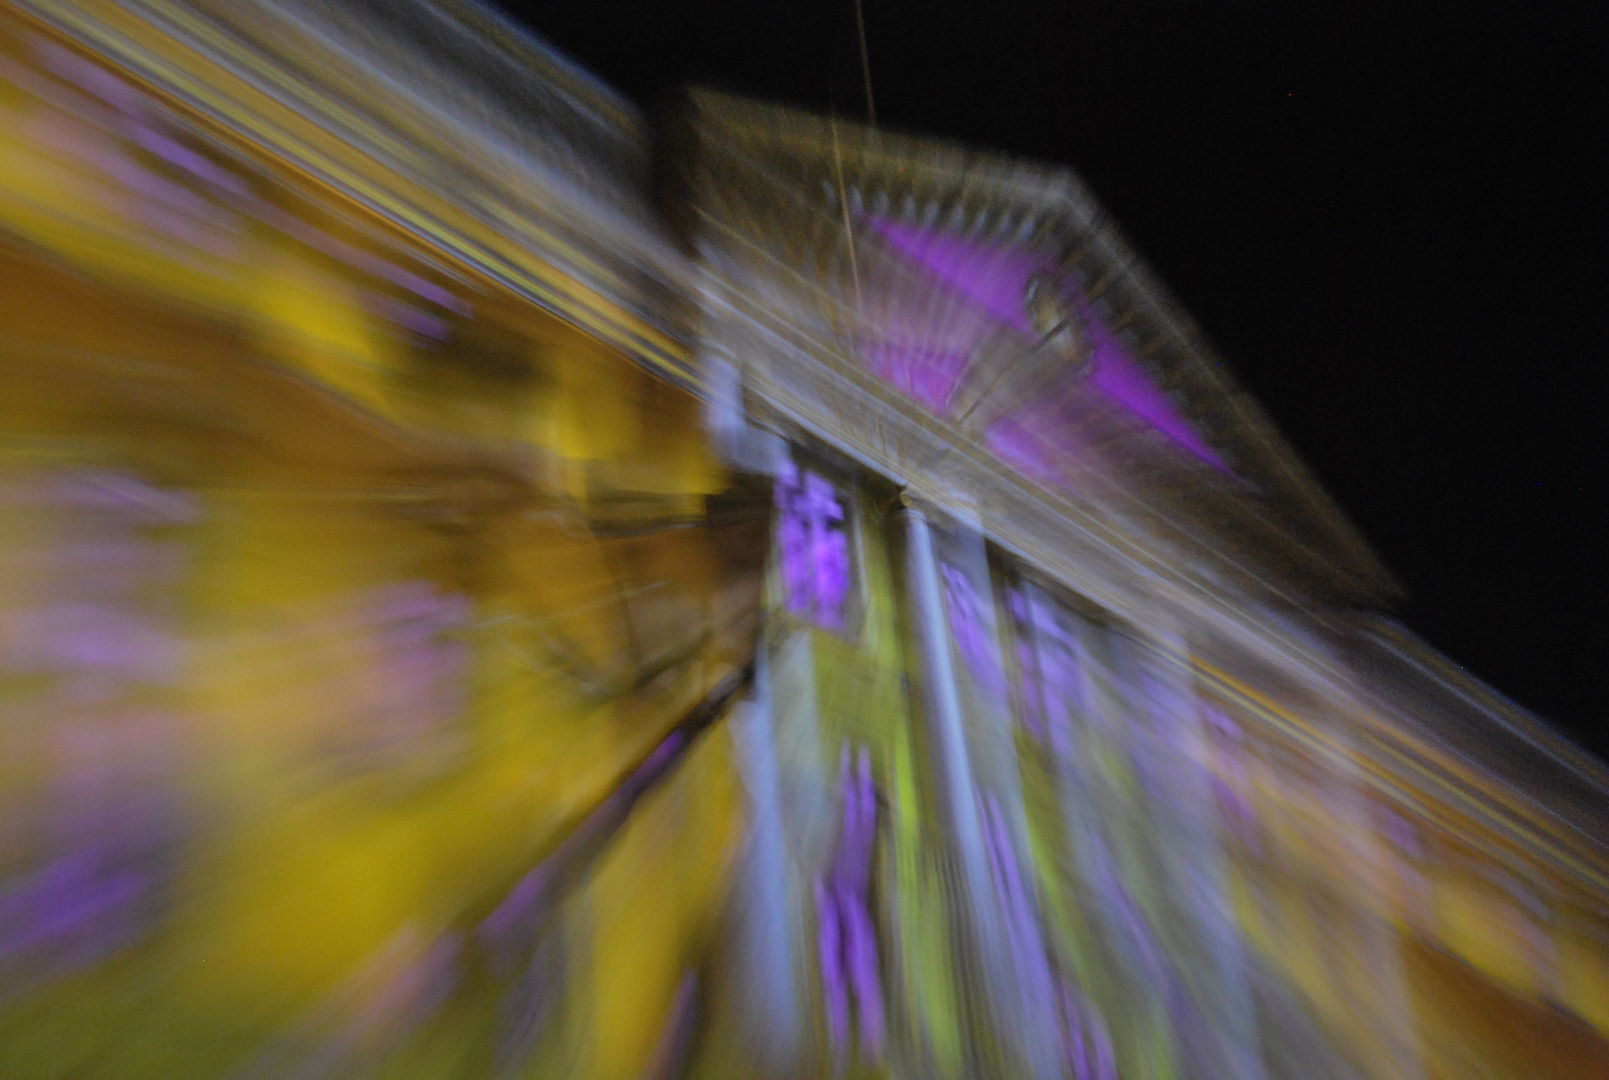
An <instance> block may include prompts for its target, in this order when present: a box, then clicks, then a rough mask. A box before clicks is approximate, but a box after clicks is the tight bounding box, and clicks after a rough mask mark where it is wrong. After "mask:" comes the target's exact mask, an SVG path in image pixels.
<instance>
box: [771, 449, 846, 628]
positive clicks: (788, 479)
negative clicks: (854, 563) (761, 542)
mask: <svg viewBox="0 0 1609 1080" xmlns="http://www.w3.org/2000/svg"><path fill="white" fill-rule="evenodd" d="M776 504H777V509H778V510H779V511H780V514H779V515H778V521H777V546H778V548H779V549H780V554H781V563H782V585H783V594H784V602H785V603H786V605H787V608H788V610H789V611H792V612H795V613H797V614H800V615H804V616H806V617H809V618H813V619H815V620H816V621H817V622H819V623H820V624H821V625H822V626H825V627H828V628H829V629H833V630H841V629H843V626H844V604H845V601H846V600H847V599H848V597H849V538H848V536H846V535H845V533H844V524H845V514H844V507H843V503H842V501H840V499H839V498H838V493H837V492H836V491H835V490H834V489H833V486H832V484H830V483H829V482H828V481H826V480H825V479H823V478H822V477H820V476H818V475H816V474H815V473H813V472H806V473H804V474H803V475H802V476H801V475H800V474H799V472H798V471H797V470H796V469H795V468H794V467H793V465H792V464H791V463H790V464H789V465H788V466H787V467H786V468H785V469H784V470H783V471H782V473H781V474H780V475H779V476H778V477H777V488H776Z"/></svg>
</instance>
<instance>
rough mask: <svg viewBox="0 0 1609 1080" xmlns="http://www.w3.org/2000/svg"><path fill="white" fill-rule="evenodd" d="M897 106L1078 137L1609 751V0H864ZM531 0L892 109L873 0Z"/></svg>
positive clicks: (1284, 404)
mask: <svg viewBox="0 0 1609 1080" xmlns="http://www.w3.org/2000/svg"><path fill="white" fill-rule="evenodd" d="M862 3H863V8H864V12H865V26H866V35H867V40H868V47H869V54H870V59H871V73H872V83H873V90H874V94H875V98H876V106H877V113H878V120H879V122H880V123H882V124H884V125H886V126H889V127H897V128H902V129H908V130H914V131H919V132H926V133H931V134H935V135H940V136H945V137H950V138H955V139H960V140H964V141H967V142H970V143H975V144H978V145H980V146H984V147H988V148H992V149H997V150H1001V151H1005V152H1008V153H1013V154H1018V155H1023V156H1027V157H1032V158H1037V159H1040V160H1044V161H1051V162H1060V163H1064V164H1067V165H1071V166H1072V167H1073V168H1075V169H1076V170H1077V171H1078V172H1079V173H1080V174H1081V175H1082V176H1083V177H1084V179H1085V180H1086V181H1088V182H1089V184H1090V186H1091V187H1092V188H1093V189H1094V190H1095V193H1096V195H1097V196H1098V197H1099V198H1100V199H1101V201H1102V202H1104V203H1105V204H1106V206H1107V207H1108V209H1109V210H1110V211H1111V212H1112V213H1113V215H1114V216H1115V217H1116V218H1117V220H1118V222H1119V223H1120V225H1121V226H1122V227H1123V228H1124V230H1125V231H1126V232H1127V233H1128V235H1129V237H1130V238H1131V239H1132V240H1133V242H1134V243H1135V245H1136V246H1137V247H1138V248H1139V250H1140V251H1141V252H1142V253H1144V255H1145V256H1146V258H1147V259H1148V261H1149V262H1150V263H1151V265H1152V267H1153V268H1154V269H1155V270H1156V271H1157V273H1158V274H1159V275H1160V276H1161V278H1162V279H1163V280H1164V281H1165V282H1167V283H1168V285H1169V286H1170V287H1171V288H1172V290H1173V291H1174V293H1175V294H1176V295H1177V296H1178V297H1179V299H1180V300H1181V301H1182V302H1183V304H1184V306H1185V307H1186V308H1187V309H1188V310H1190V311H1191V313H1192V314H1193V315H1194V316H1195V317H1196V319H1197V320H1198V321H1199V322H1200V323H1201V325H1202V326H1203V327H1204V329H1205V331H1206V333H1207V336H1208V337H1209V338H1210V339H1211V340H1212V341H1213V342H1214V343H1215V344H1216V345H1217V347H1218V348H1219V350H1220V351H1221V352H1222V353H1223V354H1224V355H1225V357H1226V359H1227V360H1228V362H1229V363H1230V365H1231V366H1232V367H1233V368H1234V370H1235V372H1236V374H1237V376H1238V377H1239V379H1240V381H1241V382H1242V383H1243V384H1244V386H1245V387H1246V389H1247V390H1249V391H1250V392H1251V393H1252V394H1253V396H1255V397H1256V398H1258V399H1259V400H1260V401H1261V402H1262V404H1263V405H1264V407H1265V408H1266V409H1267V410H1268V412H1269V413H1270V414H1271V415H1272V416H1273V418H1274V420H1275V422H1276V423H1277V424H1278V425H1279V427H1280V428H1281V430H1282V431H1283V432H1284V433H1285V435H1286V436H1287V437H1288V438H1289V439H1290V441H1291V442H1292V443H1293V444H1294V445H1295V446H1296V448H1297V450H1298V452H1299V453H1300V454H1301V455H1302V456H1303V458H1304V459H1305V460H1306V461H1307V463H1308V464H1309V465H1310V466H1311V467H1312V468H1313V470H1314V471H1315V472H1316V473H1317V474H1318V477H1319V479H1320V481H1321V482H1322V483H1324V484H1325V486H1326V487H1327V488H1328V489H1329V490H1330V492H1331V493H1332V495H1334V497H1335V498H1336V499H1337V500H1338V501H1339V502H1340V504H1341V505H1342V506H1343V507H1344V508H1345V510H1346V511H1347V513H1348V514H1349V515H1350V516H1351V517H1352V519H1353V521H1354V522H1355V523H1356V524H1357V525H1358V526H1359V528H1360V529H1361V530H1362V531H1363V533H1364V534H1365V536H1367V537H1368V539H1369V540H1370V541H1371V542H1372V543H1373V544H1374V546H1375V549H1376V550H1377V551H1378V552H1379V553H1380V555H1381V557H1382V558H1383V559H1384V560H1385V562H1386V564H1387V565H1388V566H1389V567H1390V568H1391V570H1392V571H1393V572H1394V573H1395V574H1396V576H1397V577H1398V579H1399V580H1400V581H1401V583H1402V584H1403V585H1404V587H1405V588H1406V590H1407V593H1408V599H1407V601H1406V602H1405V603H1404V604H1403V605H1402V606H1401V607H1400V608H1399V610H1398V614H1399V616H1400V617H1401V618H1402V619H1403V621H1404V622H1406V623H1407V624H1408V625H1409V626H1411V627H1412V628H1413V629H1415V630H1417V631H1418V632H1419V633H1421V634H1422V635H1423V636H1425V637H1426V638H1427V639H1429V640H1430V641H1431V642H1432V643H1433V644H1435V645H1436V646H1437V647H1438V648H1440V649H1442V650H1443V651H1444V652H1446V653H1447V654H1448V655H1449V656H1451V657H1452V658H1453V659H1454V660H1455V661H1456V662H1457V663H1460V664H1463V665H1466V666H1467V667H1468V669H1469V670H1470V671H1471V672H1472V673H1474V674H1476V675H1478V676H1480V677H1481V678H1483V679H1485V680H1486V681H1488V682H1489V683H1491V684H1492V685H1493V686H1495V687H1496V688H1497V689H1499V690H1501V691H1502V692H1504V693H1506V694H1508V695H1509V696H1510V697H1512V698H1514V699H1515V700H1517V701H1518V702H1520V703H1521V704H1523V705H1525V706H1526V707H1528V708H1531V709H1533V710H1535V711H1537V712H1539V713H1541V714H1542V715H1543V716H1545V717H1548V718H1550V719H1552V720H1554V721H1556V722H1557V723H1558V724H1560V725H1561V726H1563V727H1565V728H1566V729H1567V730H1568V731H1570V732H1571V733H1572V734H1573V735H1574V737H1575V738H1576V740H1577V741H1578V742H1581V743H1583V744H1584V745H1587V746H1588V747H1589V748H1591V749H1593V750H1595V751H1596V752H1597V753H1598V754H1599V756H1600V757H1609V724H1606V723H1605V719H1604V703H1605V701H1606V699H1609V656H1606V652H1609V633H1606V630H1605V619H1606V615H1609V611H1606V607H1609V589H1606V588H1605V580H1606V578H1605V574H1604V571H1603V566H1604V562H1603V559H1602V550H1603V549H1604V548H1605V542H1604V535H1605V526H1609V514H1606V513H1605V498H1606V490H1605V467H1606V465H1609V452H1606V447H1609V435H1606V433H1605V427H1606V422H1609V418H1606V416H1605V411H1604V410H1605V406H1606V403H1609V393H1606V392H1605V391H1606V385H1605V384H1606V382H1609V375H1606V371H1605V361H1606V359H1609V318H1606V314H1605V308H1606V305H1609V281H1606V276H1605V273H1604V260H1605V257H1606V255H1609V216H1606V213H1605V207H1604V204H1605V200H1606V199H1609V186H1606V184H1605V179H1606V173H1605V171H1604V170H1603V169H1602V168H1601V167H1600V166H1599V164H1598V161H1597V158H1598V157H1599V156H1600V155H1603V154H1604V152H1605V145H1604V144H1605V141H1606V138H1609V125H1606V123H1605V114H1606V110H1605V107H1604V106H1605V104H1606V97H1605V91H1604V89H1603V84H1604V83H1605V82H1606V81H1609V78H1606V77H1609V53H1606V51H1605V49H1604V41H1605V38H1604V36H1603V35H1602V34H1601V32H1600V30H1599V28H1598V26H1597V25H1596V19H1595V18H1594V16H1593V15H1592V12H1593V10H1594V8H1596V7H1597V6H1598V5H1596V4H1592V3H1579V4H1574V5H1554V6H1549V5H1546V4H1538V3H1511V4H1507V5H1491V4H1479V3H1473V4H1468V3H1466V4H1451V3H1449V4H1444V5H1426V4H1416V3H1410V2H1406V0H1397V2H1394V3H1356V2H1352V3H1342V4H1330V3H1315V2H1308V3H1294V4H1293V3H1289V2H1288V0H1287V2H1279V3H1268V2H1263V0H1257V2H1246V0H1241V2H1237V3H1234V4H1186V3H1183V2H1182V0H1181V2H1177V3H1152V2H1142V0H1127V2H1119V3H1111V2H1103V3H1098V4H1091V3H1080V2H1071V0H1060V2H1048V0H1028V2H1012V0H971V2H966V3H959V2H954V0H932V2H928V3H911V2H908V0H907V2H898V3H896V2H892V0H862ZM503 6H504V8H505V10H507V11H509V12H510V13H511V14H513V15H514V16H515V17H516V18H518V19H519V20H521V21H522V22H524V23H525V24H526V25H528V26H530V27H531V28H532V29H533V30H535V31H536V32H537V33H538V34H540V35H542V36H543V37H545V38H547V39H548V40H549V41H550V42H552V43H554V44H555V45H557V46H558V47H559V48H560V49H561V50H563V51H565V52H567V53H569V54H570V55H571V56H572V57H574V58H576V59H577V60H579V61H580V62H581V63H583V64H584V65H585V66H587V67H589V68H590V69H592V70H593V71H594V72H596V73H597V74H599V75H600V76H602V77H603V78H604V79H605V80H606V81H608V82H609V83H611V84H613V85H614V86H615V87H616V88H618V89H620V90H622V91H623V92H625V93H626V94H627V95H628V96H630V97H632V98H634V99H635V100H637V101H638V102H639V103H641V104H643V105H653V104H655V103H656V102H658V101H660V100H663V99H664V98H666V97H668V96H669V95H670V94H672V93H673V92H674V91H675V90H676V89H677V88H679V87H682V86H685V85H688V84H690V83H702V84H706V85H715V86H719V87H723V88H725V89H729V90H733V91H736V92H740V93H745V94H749V95H752V96H758V97H766V98H773V99H779V100H783V101H787V102H790V103H793V104H798V105H803V106H806V107H811V108H815V109H825V108H827V107H828V106H829V105H832V106H835V107H836V108H837V109H838V110H839V111H840V113H843V114H847V115H857V116H863V115H864V109H865V101H864V93H863V91H862V89H861V86H862V83H861V75H860V66H859V65H860V62H859V55H858V51H857V44H856V35H855V23H854V0H809V2H805V0H745V2H734V0H658V2H653V0H649V2H632V0H586V2H579V3H576V2H562V3H551V4H549V3H525V4H520V3H518V2H517V0H505V2H504V4H503Z"/></svg>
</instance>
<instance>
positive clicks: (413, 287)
mask: <svg viewBox="0 0 1609 1080" xmlns="http://www.w3.org/2000/svg"><path fill="white" fill-rule="evenodd" d="M1178 319H1179V316H1178V315H1177V313H1176V310H1175V308H1174V306H1173V305H1172V304H1171V301H1169V300H1167V298H1166V296H1165V294H1163V293H1162V292H1161V286H1160V285H1158V284H1157V283H1155V282H1154V281H1152V280H1151V279H1150V277H1149V276H1148V274H1146V272H1145V271H1144V270H1143V267H1141V266H1140V265H1139V264H1138V262H1137V260H1136V259H1135V258H1134V256H1133V254H1132V252H1131V251H1129V249H1128V248H1127V247H1126V245H1125V244H1124V243H1123V241H1122V239H1121V237H1120V236H1119V235H1118V234H1117V233H1116V232H1115V230H1114V229H1113V227H1112V226H1111V224H1110V222H1109V221H1108V220H1107V219H1106V218H1105V217H1104V215H1102V214H1101V213H1099V212H1098V208H1096V207H1095V205H1094V203H1093V198H1092V197H1091V196H1090V195H1089V194H1088V193H1087V192H1085V191H1084V190H1083V188H1082V186H1081V185H1080V184H1079V182H1078V181H1077V178H1076V177H1073V176H1072V175H1071V174H1070V173H1067V172H1065V170H1057V169H1052V168H1050V167H1039V166H1033V165H1028V164H1024V163H1017V162H1003V161H992V160H990V159H987V158H986V157H983V156H979V155H973V154H969V153H961V152H959V151H957V149H956V148H953V147H947V146H944V145H941V144H937V143H931V142H927V141H923V140H918V139H910V138H905V137H898V136H892V135H888V134H886V133H883V132H878V131H874V130H871V129H869V128H864V127H858V126H856V125H853V124H850V123H847V122H845V121H842V120H837V121H832V122H829V121H825V120H820V119H817V118H813V117H809V116H805V115H803V114H800V113H796V112H792V111H790V110H787V109H782V108H779V107H773V106H768V105H761V104H756V103H752V102H744V101H739V100H737V99H732V98H727V97H723V96H720V95H716V94H710V93H703V92H693V93H691V94H689V95H688V97H687V99H686V100H685V101H683V102H682V103H681V106H680V108H679V109H678V110H672V111H671V112H669V113H667V115H666V119H665V120H664V121H663V122H662V123H661V124H660V126H659V127H658V128H657V129H653V130H650V126H649V124H648V122H647V121H646V120H644V119H643V118H642V117H640V116H638V115H637V113H636V112H635V110H633V109H632V108H631V107H630V106H629V105H627V104H626V103H625V102H623V101H622V100H620V99H619V98H618V97H616V96H615V95H614V94H613V93H612V92H610V91H609V90H608V89H607V88H606V87H603V86H601V85H599V84H598V83H597V82H596V81H595V80H593V79H592V78H591V77H590V76H588V75H587V74H586V73H585V72H582V71H579V70H577V69H575V68H574V67H573V66H571V65H570V64H569V63H568V62H566V61H564V60H562V59H561V58H559V57H557V56H555V55H554V54H553V53H551V52H550V51H549V50H548V49H547V48H546V47H545V46H543V45H542V44H541V43H540V42H539V41H536V40H534V39H531V38H529V37H527V36H526V35H524V34H522V33H520V32H518V31H516V30H514V29H513V28H512V27H511V26H510V25H508V24H507V23H506V22H504V21H503V20H502V19H501V18H500V17H499V16H497V15H495V14H494V13H492V12H490V11H488V10H485V9H482V8H480V7H477V6H474V5H473V4H472V3H466V2H463V0H441V2H440V3H433V2H430V0H394V2H391V3H386V4H372V3H368V2H366V0H342V2H341V3H338V4H333V5H332V4H325V3H316V2H314V0H149V2H135V0H85V2H67V0H12V2H10V3H0V566H3V572H0V1077H4V1078H5V1080H46V1078H63V1080H65V1078H80V1080H99V1078H124V1077H127V1078H150V1080H158V1078H160V1080H185V1078H197V1080H201V1078H209V1080H210V1078H220V1080H279V1078H295V1080H322V1078H347V1077H361V1078H375V1080H380V1078H398V1080H414V1078H418V1080H436V1078H441V1080H448V1078H454V1080H456V1078H498V1080H501V1078H516V1077H519V1078H554V1080H559V1078H564V1080H569V1078H588V1077H590V1078H596V1080H637V1078H656V1080H671V1078H675V1077H710V1078H728V1077H729V1078H732V1080H737V1078H739V1077H743V1078H748V1077H774V1078H776V1080H784V1078H803V1077H822V1078H828V1077H832V1078H845V1077H890V1078H893V1077H913V1078H914V1077H944V1078H957V1080H959V1078H962V1077H968V1078H972V1077H979V1078H984V1077H995V1078H1002V1080H1003V1078H1007V1077H1011V1078H1016V1077H1032V1078H1035V1080H1054V1078H1066V1080H1118V1078H1123V1080H1175V1078H1177V1080H1198V1078H1199V1080H1207V1078H1223V1077H1236V1078H1245V1080H1260V1078H1265V1077H1266V1078H1279V1080H1283V1078H1292V1080H1294V1078H1297V1077H1301V1078H1303V1080H1309V1078H1330V1077H1333V1078H1336V1080H1354V1078H1357V1080H1363V1078H1371V1080H1372V1078H1379V1080H1394V1078H1407V1080H1443V1078H1445V1080H1454V1078H1457V1080H1464V1078H1467V1077H1476V1076H1479V1077H1502V1078H1505V1080H1509V1078H1512V1080H1521V1078H1525V1080H1530V1078H1536V1077H1558V1078H1588V1077H1606V1076H1609V1041H1606V1035H1609V856H1606V851H1605V848H1604V846H1603V845H1604V837H1605V836H1609V830H1606V829H1605V825H1606V824H1609V799H1606V797H1605V796H1606V792H1609V786H1606V784H1605V777H1604V773H1603V770H1602V769H1601V768H1600V767H1599V766H1597V765H1596V764H1594V763H1593V762H1591V761H1588V760H1586V759H1584V758H1581V757H1580V756H1579V755H1575V754H1573V752H1572V751H1570V750H1569V748H1568V747H1566V746H1564V745H1563V744H1562V743H1560V742H1558V741H1557V740H1556V739H1554V737H1553V736H1552V735H1551V734H1550V733H1549V732H1548V731H1547V730H1546V728H1545V727H1543V726H1542V725H1540V724H1538V723H1536V722H1535V721H1534V720H1532V719H1531V718H1529V717H1526V716H1525V715H1523V714H1522V713H1520V712H1519V711H1518V710H1517V709H1515V708H1514V707H1513V706H1511V705H1509V704H1507V703H1506V702H1503V701H1502V700H1501V699H1500V698H1498V697H1496V695H1494V694H1492V693H1491V692H1489V691H1487V690H1485V688H1483V687H1480V686H1479V685H1478V684H1475V683H1473V682H1472V681H1470V680H1468V679H1467V677H1463V676H1461V675H1459V674H1457V673H1455V672H1454V671H1453V670H1452V669H1451V668H1450V667H1449V666H1448V665H1447V664H1446V663H1445V662H1444V661H1442V660H1441V659H1440V658H1439V657H1437V656H1435V655H1434V654H1433V653H1431V652H1430V651H1429V650H1428V649H1426V648H1425V647H1424V646H1422V645H1420V644H1419V643H1417V642H1416V641H1415V640H1414V639H1413V638H1412V637H1411V636H1409V635H1407V634H1406V633H1405V632H1404V631H1402V630H1401V629H1400V628H1397V627H1395V626H1394V624H1392V623H1390V622H1389V620H1386V619H1385V618H1384V617H1383V616H1381V615H1379V614H1378V613H1379V612H1380V611H1382V610H1383V609H1384V605H1385V604H1386V603H1387V601H1388V600H1389V597H1390V592H1391V586H1390V582H1389V578H1388V577H1387V576H1386V575H1385V573H1384V571H1383V569H1381V568H1380V567H1379V565H1378V563H1377V562H1376V561H1375V560H1374V559H1373V557H1372V555H1371V554H1370V553H1369V551H1368V549H1367V547H1366V546H1365V545H1364V544H1363V543H1362V541H1361V539H1359V538H1358V537H1357V536H1356V535H1355V534H1354V533H1353V532H1352V531H1351V529H1350V526H1349V525H1347V523H1346V521H1345V519H1344V518H1343V517H1342V516H1341V515H1340V513H1339V511H1337V510H1336V509H1335V508H1334V507H1333V506H1331V505H1330V504H1329V503H1328V501H1327V500H1326V498H1325V496H1324V494H1323V492H1322V491H1320V490H1319V489H1318V488H1317V486H1316V485H1314V484H1313V483H1312V482H1311V481H1310V480H1308V479H1307V478H1306V474H1305V472H1304V471H1303V470H1302V469H1301V467H1300V463H1299V462H1297V461H1296V460H1295V458H1294V456H1293V455H1291V454H1290V452H1289V451H1288V450H1287V449H1286V448H1285V447H1284V445H1283V443H1282V442H1280V440H1279V439H1278V436H1277V433H1276V432H1274V431H1273V429H1272V428H1271V427H1270V426H1269V425H1268V424H1267V422H1266V421H1265V420H1263V419H1262V418H1261V417H1260V415H1258V414H1257V413H1256V411H1255V409H1252V408H1250V407H1249V406H1248V405H1247V404H1246V402H1245V399H1244V396H1243V395H1241V394H1240V393H1239V391H1238V390H1236V389H1235V387H1234V386H1233V384H1232V383H1231V382H1230V381H1229V377H1228V376H1227V375H1226V374H1224V372H1223V368H1222V365H1221V364H1220V363H1219V362H1218V361H1217V360H1216V359H1214V358H1212V357H1210V356H1208V355H1206V354H1205V353H1204V352H1203V351H1202V350H1204V348H1205V347H1204V346H1202V345H1200V343H1199V342H1198V341H1197V340H1195V335H1193V334H1190V333H1183V332H1181V331H1180V329H1179V327H1180V325H1181V324H1180V323H1179V321H1178Z"/></svg>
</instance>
